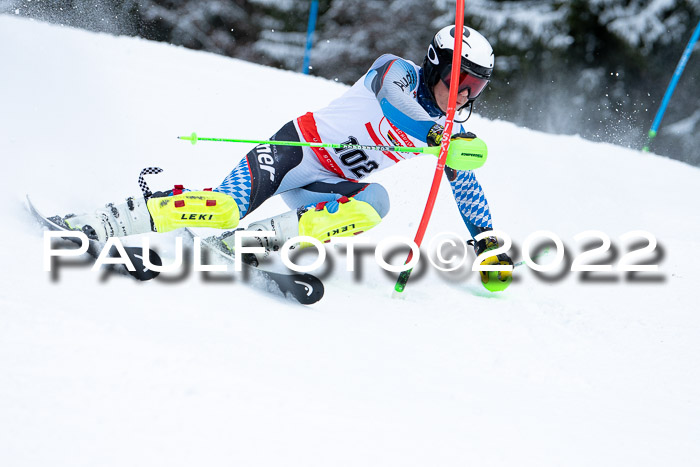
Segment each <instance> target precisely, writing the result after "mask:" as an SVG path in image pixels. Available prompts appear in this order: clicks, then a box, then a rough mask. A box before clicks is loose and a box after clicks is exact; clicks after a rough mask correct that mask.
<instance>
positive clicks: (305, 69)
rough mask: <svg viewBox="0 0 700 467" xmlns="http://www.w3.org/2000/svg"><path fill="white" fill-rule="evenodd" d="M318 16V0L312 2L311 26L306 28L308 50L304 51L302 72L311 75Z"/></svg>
mask: <svg viewBox="0 0 700 467" xmlns="http://www.w3.org/2000/svg"><path fill="white" fill-rule="evenodd" d="M316 16H318V0H312V2H311V11H310V12H309V24H308V26H307V27H306V50H305V51H304V64H303V65H302V70H301V72H302V73H304V74H305V75H308V74H309V62H310V61H311V45H312V44H313V42H314V30H315V29H316Z"/></svg>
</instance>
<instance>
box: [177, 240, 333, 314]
mask: <svg viewBox="0 0 700 467" xmlns="http://www.w3.org/2000/svg"><path fill="white" fill-rule="evenodd" d="M185 231H187V233H188V234H189V235H191V236H192V238H194V237H197V236H198V235H197V234H195V233H194V232H193V231H192V230H190V229H189V228H186V229H185ZM201 245H202V250H207V251H211V252H213V253H215V254H217V255H219V256H220V257H222V258H223V259H224V260H225V261H226V262H227V263H229V264H231V265H232V264H234V261H235V259H234V257H233V256H231V255H230V254H229V253H228V252H226V251H223V250H222V249H221V248H219V247H218V246H217V245H215V244H213V243H211V242H209V241H208V240H207V239H205V238H201ZM242 264H243V268H245V269H246V271H245V272H246V273H250V274H251V275H254V277H255V279H254V280H252V281H250V284H251V285H253V286H255V287H257V288H260V289H263V290H266V291H268V292H273V293H274V292H276V289H277V288H279V291H280V292H281V293H282V295H284V296H285V297H291V298H293V299H294V300H296V301H298V302H299V303H301V304H302V305H311V304H313V303H316V302H318V301H319V300H321V298H323V293H324V287H323V282H321V279H319V278H318V277H316V276H313V275H311V274H305V273H294V272H290V273H280V272H273V271H268V270H266V269H262V268H259V267H257V266H253V265H251V264H247V263H245V262H244V263H242ZM270 284H274V285H275V286H276V287H272V288H271V287H270Z"/></svg>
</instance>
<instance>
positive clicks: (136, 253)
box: [27, 195, 163, 281]
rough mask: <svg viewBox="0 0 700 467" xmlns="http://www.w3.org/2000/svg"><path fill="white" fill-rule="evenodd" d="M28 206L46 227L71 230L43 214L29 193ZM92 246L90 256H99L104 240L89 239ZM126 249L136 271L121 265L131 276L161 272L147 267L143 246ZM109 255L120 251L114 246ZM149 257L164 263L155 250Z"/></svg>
mask: <svg viewBox="0 0 700 467" xmlns="http://www.w3.org/2000/svg"><path fill="white" fill-rule="evenodd" d="M27 206H28V208H29V212H30V213H31V214H32V215H33V216H34V217H35V218H36V220H37V221H38V222H39V223H40V224H41V225H42V226H43V227H46V228H47V229H48V230H54V231H70V230H69V229H66V228H65V227H63V226H61V225H60V224H58V223H57V222H56V221H57V220H56V221H54V220H52V219H51V218H48V217H46V216H44V215H43V214H41V213H40V212H39V210H38V209H37V208H36V207H35V206H34V204H33V203H32V200H31V199H29V195H27ZM63 238H65V239H66V240H70V241H72V242H74V243H78V242H77V241H76V239H75V238H74V237H63ZM89 242H90V246H89V247H88V250H87V252H88V254H90V256H92V257H94V258H97V257H98V256H99V255H100V252H101V251H102V248H103V247H104V245H105V244H104V243H103V242H99V241H97V240H92V239H90V240H89ZM124 250H125V251H126V254H127V256H128V257H129V259H130V260H131V264H133V265H134V268H135V271H129V270H128V269H127V267H126V266H124V265H121V268H123V270H124V271H125V272H128V273H129V274H130V275H131V276H133V277H134V278H136V279H138V280H140V281H147V280H150V279H153V278H154V277H156V276H157V275H158V274H160V273H159V272H157V271H152V270H150V269H148V268H146V267H145V266H144V264H143V250H142V249H141V248H136V247H133V246H125V247H124ZM109 256H110V257H115V258H116V257H118V256H119V253H118V251H117V249H116V248H115V247H113V248H112V249H111V250H110V251H109ZM148 256H149V259H150V261H151V264H155V265H157V266H161V265H162V264H163V262H162V260H161V259H160V256H158V253H156V252H155V251H153V250H149V255H148Z"/></svg>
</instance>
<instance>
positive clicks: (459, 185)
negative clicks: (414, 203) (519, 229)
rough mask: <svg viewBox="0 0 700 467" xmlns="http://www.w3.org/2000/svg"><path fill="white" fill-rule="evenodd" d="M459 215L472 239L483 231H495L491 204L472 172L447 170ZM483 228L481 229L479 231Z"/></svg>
mask: <svg viewBox="0 0 700 467" xmlns="http://www.w3.org/2000/svg"><path fill="white" fill-rule="evenodd" d="M445 173H446V175H447V178H448V180H449V181H450V186H451V187H452V194H453V195H454V198H455V201H456V202H457V207H458V208H459V213H460V214H461V215H462V219H463V220H464V223H465V224H466V226H467V229H469V233H470V234H471V236H472V238H473V237H475V236H476V235H478V234H479V233H480V232H481V231H482V230H484V229H486V230H493V225H492V223H491V212H490V210H489V203H488V201H486V197H485V196H484V190H483V189H482V188H481V185H480V184H479V182H478V180H477V179H476V177H475V176H474V172H472V171H471V170H454V169H450V168H446V169H445ZM479 228H481V229H479Z"/></svg>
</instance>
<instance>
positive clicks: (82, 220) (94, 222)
mask: <svg viewBox="0 0 700 467" xmlns="http://www.w3.org/2000/svg"><path fill="white" fill-rule="evenodd" d="M57 217H58V216H57ZM59 219H60V220H61V221H62V222H61V223H62V224H63V225H65V226H66V227H67V228H69V229H71V230H79V231H81V232H83V233H84V234H85V235H87V237H88V238H89V239H91V240H97V241H100V242H105V241H107V239H108V238H109V237H123V236H126V235H134V234H139V233H144V232H150V231H151V215H150V214H149V213H148V208H147V207H146V201H145V200H144V199H143V198H127V199H126V203H123V204H119V205H116V206H115V205H114V204H113V203H109V204H107V205H105V207H104V209H97V210H96V211H95V212H93V213H88V214H80V215H75V214H68V215H67V216H65V217H63V218H60V217H59Z"/></svg>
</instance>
